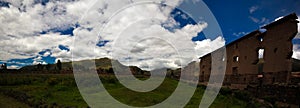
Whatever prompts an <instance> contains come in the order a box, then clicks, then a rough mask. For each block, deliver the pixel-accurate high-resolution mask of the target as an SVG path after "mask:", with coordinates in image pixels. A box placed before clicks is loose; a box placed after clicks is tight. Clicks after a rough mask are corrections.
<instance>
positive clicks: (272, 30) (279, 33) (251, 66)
mask: <svg viewBox="0 0 300 108" xmlns="http://www.w3.org/2000/svg"><path fill="white" fill-rule="evenodd" d="M296 19H297V16H296V14H291V15H288V16H286V17H284V18H282V19H280V20H278V21H276V22H273V23H271V24H269V25H267V26H265V27H263V28H262V29H264V31H262V30H256V31H253V32H251V33H249V34H248V35H246V36H244V37H242V38H240V39H238V40H236V41H234V42H232V43H230V44H228V45H226V57H227V58H226V60H225V61H226V73H225V78H224V84H225V85H226V84H229V85H230V84H251V83H254V84H258V83H262V84H272V83H276V82H278V83H286V82H287V81H288V79H289V76H290V72H291V69H292V59H291V56H292V49H293V44H292V39H293V38H294V37H295V36H296V34H297V32H298V31H297V23H298V22H297V20H296ZM260 49H261V50H263V51H264V53H263V57H262V58H261V59H259V50H260ZM216 51H217V50H216ZM216 51H215V52H216ZM212 53H214V52H212ZM200 59H201V62H200V81H201V82H207V81H208V80H209V76H210V75H211V74H210V73H211V69H212V68H217V67H211V63H212V58H211V54H207V55H205V56H203V57H201V58H200ZM217 60H222V58H220V57H219V58H217ZM258 75H263V78H258Z"/></svg>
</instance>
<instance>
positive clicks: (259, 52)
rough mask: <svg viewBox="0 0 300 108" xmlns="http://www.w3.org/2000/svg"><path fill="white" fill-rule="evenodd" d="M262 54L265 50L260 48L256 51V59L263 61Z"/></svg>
mask: <svg viewBox="0 0 300 108" xmlns="http://www.w3.org/2000/svg"><path fill="white" fill-rule="evenodd" d="M264 53H265V49H263V48H260V49H259V50H258V58H259V59H263V58H264Z"/></svg>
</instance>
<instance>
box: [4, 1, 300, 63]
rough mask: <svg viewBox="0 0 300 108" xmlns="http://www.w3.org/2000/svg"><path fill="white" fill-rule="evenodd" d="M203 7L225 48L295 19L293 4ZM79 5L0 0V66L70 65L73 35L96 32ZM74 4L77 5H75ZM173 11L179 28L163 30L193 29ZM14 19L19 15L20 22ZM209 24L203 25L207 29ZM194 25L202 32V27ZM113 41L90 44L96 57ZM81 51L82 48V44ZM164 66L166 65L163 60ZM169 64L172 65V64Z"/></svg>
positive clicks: (297, 9)
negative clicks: (82, 20) (219, 31)
mask: <svg viewBox="0 0 300 108" xmlns="http://www.w3.org/2000/svg"><path fill="white" fill-rule="evenodd" d="M25 1H26V0H25ZM189 2H190V1H189ZM204 2H205V3H206V5H207V6H208V8H209V9H210V10H211V12H212V13H213V14H214V16H215V18H216V20H217V21H218V23H219V25H220V28H221V29H222V33H223V37H224V39H225V42H226V44H228V43H230V42H232V41H234V40H236V39H239V38H241V37H242V36H244V35H246V34H247V33H249V32H252V31H254V30H256V29H259V27H261V26H263V25H265V24H269V23H271V22H273V21H274V20H275V19H276V18H279V17H281V16H285V15H288V14H291V13H296V14H297V15H298V16H300V1H299V0H273V1H270V0H247V1H241V0H204ZM85 3H86V1H85V0H81V1H61V2H52V1H51V0H34V2H32V3H30V2H24V1H23V3H22V1H9V0H0V7H1V8H0V17H1V16H2V17H4V20H3V19H2V20H0V22H1V23H2V24H3V25H1V28H0V33H1V34H2V35H0V37H1V39H0V44H1V45H4V46H5V47H7V48H2V49H1V50H2V52H0V54H2V55H0V64H2V63H5V62H6V63H8V66H10V67H12V68H14V67H17V68H19V67H22V66H25V65H31V64H36V63H55V61H56V60H57V59H67V60H66V61H68V60H70V59H71V57H70V52H71V51H70V48H71V47H72V46H71V45H72V40H73V38H74V34H75V33H77V34H78V33H79V34H80V33H87V32H88V33H92V32H93V31H94V29H95V28H96V27H93V26H92V25H91V24H90V23H92V22H87V23H82V24H79V20H80V17H81V16H82V14H83V12H84V11H85V10H86V9H85V7H84V6H85ZM190 3H192V2H190ZM78 4H81V5H80V6H78ZM108 4H109V3H108ZM108 4H107V5H108ZM120 4H121V3H120ZM74 7H75V8H74ZM111 7H117V8H119V7H120V6H119V4H111V5H108V6H105V5H104V7H103V8H101V9H103V10H104V11H103V10H102V12H100V13H109V12H107V11H105V9H107V8H111ZM188 8H189V7H187V9H188ZM191 10H193V11H195V12H197V11H198V10H196V9H194V8H191ZM98 11H99V10H98ZM177 11H178V10H173V12H172V13H171V14H172V15H173V19H174V20H175V21H176V22H177V23H179V25H173V26H171V27H165V29H168V30H169V31H170V32H172V33H175V31H176V30H182V29H184V27H186V26H187V25H188V24H191V25H194V26H195V24H196V23H195V22H196V21H194V20H193V19H191V18H189V17H188V18H183V17H182V16H181V15H176V12H177ZM80 12H82V13H80ZM199 12H201V11H199ZM187 14H190V13H187ZM20 15H22V16H21V17H20ZM101 17H102V16H101ZM103 17H105V14H103ZM6 18H7V19H6ZM5 19H6V20H5ZM8 19H11V20H8ZM89 24H90V25H89ZM100 25H101V24H100ZM210 25H211V24H210V23H208V26H210ZM200 26H203V27H204V25H203V24H202V25H200ZM84 30H85V31H84ZM83 31H84V32H83ZM87 35H89V34H87ZM203 40H205V37H204V34H203V33H202V32H201V33H198V36H196V35H195V36H193V38H192V39H191V40H190V41H192V42H195V43H196V44H197V42H198V43H199V45H201V44H203V42H204V41H203ZM113 41H114V40H112V39H111V38H109V37H105V36H104V37H101V38H100V40H98V42H96V45H97V46H98V47H99V48H100V49H99V53H101V54H102V55H101V56H99V57H107V56H108V55H109V54H110V52H111V51H110V50H108V47H109V46H110V45H111V43H112V42H113ZM200 41H203V42H202V43H201V42H200ZM11 42H17V43H11ZM293 42H294V44H295V45H296V44H299V43H300V40H297V39H295V40H294V41H293ZM200 43H201V44H200ZM204 43H205V42H204ZM208 43H213V40H209V41H208ZM34 46H36V47H34ZM82 47H83V48H85V47H87V46H84V45H83V44H82ZM296 47H299V46H296ZM80 52H81V53H84V54H86V55H91V54H87V53H86V52H88V51H80ZM80 52H78V55H76V54H77V53H75V55H76V56H78V57H80V58H86V57H84V56H86V55H84V54H79V53H80ZM202 53H204V52H201V54H202ZM206 53H207V51H206ZM3 54H4V55H3ZM5 54H7V55H5ZM83 55H84V56H83ZM299 57H300V56H299ZM141 59H145V58H139V60H141ZM63 61H64V60H63ZM146 62H157V61H155V60H154V61H146ZM167 64H170V63H169V61H168V63H167ZM173 65H175V64H174V63H173Z"/></svg>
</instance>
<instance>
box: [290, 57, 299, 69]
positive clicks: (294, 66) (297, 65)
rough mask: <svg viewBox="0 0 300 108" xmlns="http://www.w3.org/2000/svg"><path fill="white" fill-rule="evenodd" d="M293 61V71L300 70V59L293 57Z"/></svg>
mask: <svg viewBox="0 0 300 108" xmlns="http://www.w3.org/2000/svg"><path fill="white" fill-rule="evenodd" d="M292 63H293V64H292V72H300V60H298V59H294V58H293V60H292Z"/></svg>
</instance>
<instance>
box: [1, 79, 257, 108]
mask: <svg viewBox="0 0 300 108" xmlns="http://www.w3.org/2000/svg"><path fill="white" fill-rule="evenodd" d="M99 77H100V79H101V81H102V83H103V84H104V87H105V89H106V91H108V92H109V93H110V95H111V96H113V97H114V98H115V99H116V100H118V101H120V102H121V103H124V104H127V105H129V106H135V107H146V106H151V105H155V104H158V103H160V102H163V101H164V100H165V99H167V98H168V97H169V96H170V95H172V93H173V92H174V90H175V88H176V87H177V84H178V81H177V80H175V79H171V78H166V79H165V80H164V81H163V83H162V84H161V85H160V86H159V87H158V88H156V89H154V90H152V91H150V92H147V93H142V92H134V91H132V90H130V89H128V88H126V87H124V86H122V84H120V82H119V81H118V80H117V79H116V78H115V77H114V75H100V76H99ZM138 78H139V79H141V80H145V79H147V78H146V77H144V76H139V77H138ZM204 90H205V86H197V89H196V91H195V93H194V95H193V97H192V98H191V99H190V101H189V102H188V104H187V105H186V106H185V107H186V108H198V107H199V104H200V101H201V99H202V95H203V93H204ZM95 96H100V97H101V92H100V93H99V94H95ZM104 99H105V98H104ZM259 106H260V105H259V104H256V103H255V102H253V101H252V100H251V99H250V98H249V97H248V95H247V94H245V93H242V92H233V91H231V90H229V89H225V88H223V89H222V90H221V91H220V94H219V95H218V96H217V98H216V100H215V101H214V102H213V104H212V105H211V106H210V107H211V108H227V107H228V108H245V107H259ZM0 107H78V108H86V107H88V105H87V103H86V102H85V101H84V99H83V98H82V96H81V94H80V92H79V90H78V88H77V85H76V82H75V79H74V76H73V75H72V74H0Z"/></svg>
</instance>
